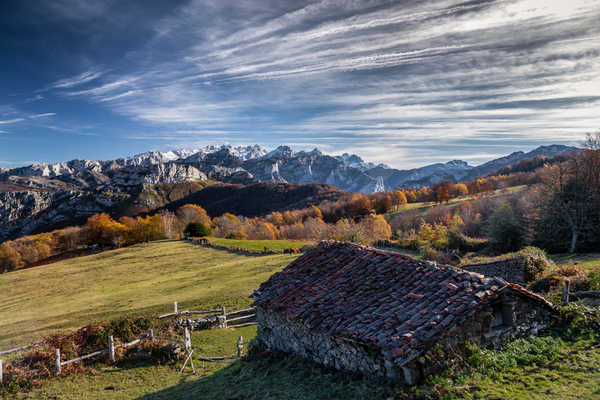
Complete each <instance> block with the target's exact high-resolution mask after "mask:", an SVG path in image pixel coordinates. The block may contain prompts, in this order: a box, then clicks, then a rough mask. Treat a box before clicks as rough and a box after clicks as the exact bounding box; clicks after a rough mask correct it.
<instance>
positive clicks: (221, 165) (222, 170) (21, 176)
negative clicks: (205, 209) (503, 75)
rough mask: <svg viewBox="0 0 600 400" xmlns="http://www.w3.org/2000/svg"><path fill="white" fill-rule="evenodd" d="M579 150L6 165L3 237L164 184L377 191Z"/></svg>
mask: <svg viewBox="0 0 600 400" xmlns="http://www.w3.org/2000/svg"><path fill="white" fill-rule="evenodd" d="M574 150H577V149H576V148H573V147H567V146H560V145H552V146H542V147H539V148H537V149H535V150H533V151H531V152H528V153H524V152H515V153H512V154H510V155H508V156H506V157H502V158H498V159H496V160H492V161H489V162H488V163H485V164H482V165H480V166H477V167H473V166H471V165H469V164H467V163H466V162H464V161H461V160H453V161H449V162H447V163H437V164H431V165H427V166H425V167H421V168H414V169H410V170H398V169H394V168H389V167H387V166H386V165H383V164H379V165H374V164H373V163H369V162H365V161H363V160H362V159H361V158H360V157H358V156H356V155H349V154H343V155H341V156H332V155H327V154H324V153H322V152H321V151H319V150H317V149H314V150H312V151H294V150H292V149H291V148H290V147H288V146H279V147H278V148H276V149H275V150H273V151H270V152H268V151H266V150H265V149H263V148H262V147H260V146H258V145H254V146H238V147H232V146H206V147H204V148H202V149H196V150H177V151H168V152H159V151H149V152H146V153H141V154H138V155H135V156H132V157H126V158H119V159H116V160H108V161H90V160H71V161H67V162H60V163H56V164H47V163H36V164H33V165H30V166H26V167H19V168H12V169H8V168H4V169H2V170H0V217H1V222H0V242H1V241H3V240H6V239H7V238H12V237H17V236H22V235H26V234H30V233H33V232H36V231H40V230H43V228H44V227H53V228H57V227H60V226H66V225H67V224H72V223H74V222H81V221H83V220H85V218H86V217H87V216H89V215H93V214H95V213H98V212H113V213H114V212H115V211H116V210H120V213H125V214H127V213H133V211H129V210H137V211H136V212H140V211H141V212H144V210H145V211H148V210H153V209H156V208H158V207H162V206H164V205H165V204H166V203H165V202H166V201H167V200H166V198H167V197H168V198H170V201H172V200H173V198H172V197H173V196H171V195H165V196H164V197H165V198H159V199H156V196H150V198H153V199H154V200H153V201H151V202H148V201H147V200H144V196H143V193H145V192H148V191H150V192H152V191H154V188H155V187H159V186H160V187H171V186H169V185H175V186H177V185H180V187H179V188H178V189H177V190H176V191H177V193H178V196H180V197H181V196H185V195H189V194H190V193H192V192H193V191H194V190H199V189H200V188H202V187H204V186H206V184H208V182H210V181H220V182H226V183H233V184H244V185H247V184H251V183H256V182H275V183H281V184H288V183H294V184H308V183H312V184H328V185H332V186H335V187H337V188H340V189H342V190H345V191H351V192H361V193H372V192H379V191H384V190H391V189H399V188H404V187H411V186H412V187H419V186H428V185H431V184H433V183H437V182H441V181H444V180H451V181H455V182H456V181H459V180H468V179H474V178H477V177H480V176H485V175H487V174H489V173H491V172H493V171H495V170H497V169H499V168H501V167H504V166H506V165H508V164H510V163H513V162H516V161H519V160H522V159H525V158H530V157H535V156H539V155H545V156H552V155H554V154H557V153H562V152H569V151H574ZM165 185H166V186H165ZM175 186H173V187H175ZM181 188H184V189H181ZM158 192H160V193H163V192H164V191H162V190H159V191H158ZM159 197H160V196H159Z"/></svg>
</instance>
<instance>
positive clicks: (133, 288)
mask: <svg viewBox="0 0 600 400" xmlns="http://www.w3.org/2000/svg"><path fill="white" fill-rule="evenodd" d="M296 257H297V255H283V254H282V255H269V256H261V257H256V256H254V257H249V256H242V255H238V254H232V253H230V252H227V251H221V250H213V249H207V248H203V247H200V246H195V245H192V244H189V243H187V242H184V241H162V242H154V243H150V244H147V245H136V246H131V247H128V248H123V249H119V250H113V251H107V252H104V253H99V254H96V255H92V256H86V257H79V258H72V259H69V260H64V261H60V262H57V263H54V264H51V265H46V266H41V267H36V268H30V269H26V270H19V271H14V272H10V273H5V274H1V275H0V288H2V290H1V291H0V321H2V323H1V324H0V349H6V348H10V347H14V346H18V345H24V344H29V343H31V342H33V341H35V340H38V339H40V338H41V337H42V336H44V335H47V334H49V333H55V332H57V331H61V330H66V329H74V328H78V327H80V326H83V325H86V324H88V323H90V322H92V321H97V320H105V319H113V318H118V317H122V316H125V315H133V316H137V315H156V314H160V313H164V312H170V311H171V310H172V303H173V301H178V302H179V304H180V309H186V308H187V309H211V308H212V307H214V306H218V305H225V306H226V307H228V308H230V307H233V308H236V307H245V306H247V305H248V304H249V303H250V301H251V300H250V299H249V298H248V296H249V295H250V294H251V293H252V291H253V290H254V289H255V288H257V287H258V285H259V284H260V283H261V282H263V281H265V280H266V279H267V278H268V277H269V276H271V275H272V274H273V273H274V272H276V271H279V270H280V269H282V268H283V267H284V266H285V265H287V264H288V263H290V262H291V261H292V260H293V259H295V258H296Z"/></svg>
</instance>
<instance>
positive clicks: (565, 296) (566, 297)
mask: <svg viewBox="0 0 600 400" xmlns="http://www.w3.org/2000/svg"><path fill="white" fill-rule="evenodd" d="M570 284H571V282H570V281H569V280H568V279H567V280H565V286H564V287H563V298H562V300H563V304H569V286H570Z"/></svg>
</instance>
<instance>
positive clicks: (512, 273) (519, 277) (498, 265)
mask: <svg viewBox="0 0 600 400" xmlns="http://www.w3.org/2000/svg"><path fill="white" fill-rule="evenodd" d="M461 268H462V269H465V270H467V271H471V272H477V273H478V274H482V275H486V276H497V277H500V278H502V279H504V280H505V281H507V282H511V283H518V284H519V285H521V286H525V284H526V283H527V282H526V277H527V275H526V269H525V260H524V259H523V258H521V257H516V258H506V259H502V260H497V261H492V262H488V263H481V264H470V265H465V266H462V267H461Z"/></svg>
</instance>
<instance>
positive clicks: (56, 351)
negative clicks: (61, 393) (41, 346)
mask: <svg viewBox="0 0 600 400" xmlns="http://www.w3.org/2000/svg"><path fill="white" fill-rule="evenodd" d="M54 357H55V360H54V365H55V367H56V375H60V349H54Z"/></svg>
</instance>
